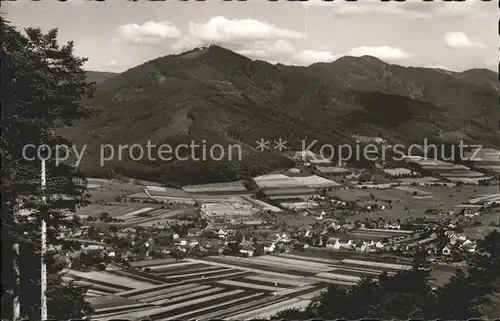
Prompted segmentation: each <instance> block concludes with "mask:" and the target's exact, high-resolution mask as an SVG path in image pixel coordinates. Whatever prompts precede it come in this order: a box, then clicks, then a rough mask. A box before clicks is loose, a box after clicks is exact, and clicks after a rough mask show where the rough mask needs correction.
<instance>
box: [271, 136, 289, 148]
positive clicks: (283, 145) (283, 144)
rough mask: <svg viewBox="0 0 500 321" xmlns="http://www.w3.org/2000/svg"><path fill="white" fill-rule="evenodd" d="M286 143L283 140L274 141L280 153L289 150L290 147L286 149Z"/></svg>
mask: <svg viewBox="0 0 500 321" xmlns="http://www.w3.org/2000/svg"><path fill="white" fill-rule="evenodd" d="M286 143H287V141H286V140H283V139H281V137H280V139H278V141H274V144H275V145H274V149H277V150H279V151H280V152H281V151H283V150H284V149H288V147H286Z"/></svg>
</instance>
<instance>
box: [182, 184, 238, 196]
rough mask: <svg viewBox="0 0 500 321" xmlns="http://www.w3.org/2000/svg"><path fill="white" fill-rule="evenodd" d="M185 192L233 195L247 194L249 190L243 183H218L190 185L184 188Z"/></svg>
mask: <svg viewBox="0 0 500 321" xmlns="http://www.w3.org/2000/svg"><path fill="white" fill-rule="evenodd" d="M182 189H183V190H184V191H185V192H189V193H232V192H245V191H246V190H247V189H246V187H245V186H244V185H243V183H242V182H241V181H235V182H227V183H216V184H203V185H189V186H184V187H183V188H182Z"/></svg>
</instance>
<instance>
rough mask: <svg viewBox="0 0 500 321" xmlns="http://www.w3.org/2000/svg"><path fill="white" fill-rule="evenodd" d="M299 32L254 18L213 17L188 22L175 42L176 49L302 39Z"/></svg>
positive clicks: (302, 36)
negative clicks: (185, 28) (186, 29)
mask: <svg viewBox="0 0 500 321" xmlns="http://www.w3.org/2000/svg"><path fill="white" fill-rule="evenodd" d="M305 37H306V36H305V35H304V34H302V33H300V32H297V31H293V30H288V29H282V28H278V27H276V26H274V25H272V24H270V23H266V22H262V21H259V20H255V19H227V18H225V17H222V16H217V17H213V18H211V19H210V20H208V21H207V22H205V23H190V24H189V27H188V31H187V34H186V35H185V36H184V37H183V38H182V39H180V40H179V42H178V43H176V44H175V46H174V48H176V49H186V48H189V47H193V46H203V45H208V44H244V43H247V42H254V41H266V40H267V41H270V40H277V39H304V38H305Z"/></svg>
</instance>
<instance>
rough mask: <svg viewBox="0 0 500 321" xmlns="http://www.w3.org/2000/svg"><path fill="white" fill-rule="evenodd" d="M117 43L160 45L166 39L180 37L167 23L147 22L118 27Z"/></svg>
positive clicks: (170, 24)
mask: <svg viewBox="0 0 500 321" xmlns="http://www.w3.org/2000/svg"><path fill="white" fill-rule="evenodd" d="M118 32H119V35H120V37H119V38H118V42H122V43H132V44H136V45H139V44H141V45H161V44H163V43H164V42H165V40H166V39H175V38H179V37H180V36H181V31H180V30H179V29H178V28H177V27H176V26H175V25H174V24H172V23H170V22H169V21H162V22H155V21H147V22H145V23H143V24H140V25H139V24H135V23H131V24H125V25H121V26H119V27H118Z"/></svg>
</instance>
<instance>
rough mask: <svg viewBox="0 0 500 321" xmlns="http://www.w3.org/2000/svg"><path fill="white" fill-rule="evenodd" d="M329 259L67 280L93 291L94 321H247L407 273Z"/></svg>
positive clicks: (267, 260) (184, 266)
mask: <svg viewBox="0 0 500 321" xmlns="http://www.w3.org/2000/svg"><path fill="white" fill-rule="evenodd" d="M335 255H336V257H333V258H317V257H308V256H305V255H303V254H302V255H299V254H282V255H278V256H269V255H264V256H260V257H255V258H238V257H229V256H226V257H208V258H204V259H185V260H181V261H173V260H169V259H166V260H165V259H163V260H149V261H140V262H134V263H133V265H134V266H136V267H140V268H150V269H151V270H150V271H149V272H147V273H146V272H139V271H133V270H127V271H123V270H116V269H115V270H112V271H103V272H73V273H74V274H77V276H80V277H81V278H83V277H85V278H84V280H83V281H84V282H87V284H92V286H93V287H92V288H91V290H89V292H88V293H87V300H88V301H89V302H90V303H91V305H92V307H93V308H94V309H95V314H94V315H93V318H100V319H121V318H126V319H133V318H145V317H149V318H151V319H153V320H172V319H202V320H207V319H227V320H248V319H253V318H257V317H268V316H270V315H273V314H275V313H276V312H277V311H280V310H283V309H287V308H292V307H298V306H304V305H306V304H308V303H309V302H310V300H312V299H314V298H316V297H317V296H319V295H320V294H321V293H322V292H323V291H324V290H325V289H326V288H327V287H328V286H329V285H331V284H336V285H338V286H349V285H352V284H354V283H355V282H356V281H357V280H359V278H360V277H361V276H362V275H365V274H371V275H377V274H379V273H381V272H383V271H387V272H389V273H394V272H398V271H402V270H405V269H408V268H409V267H408V265H405V264H402V263H400V262H387V261H385V262H384V261H380V260H378V261H369V260H364V259H362V258H358V257H356V256H353V257H346V256H345V255H344V256H342V255H339V254H335ZM92 273H93V274H92ZM82 275H83V277H82ZM148 279H149V280H151V281H147V280H148ZM161 280H163V282H159V281H161ZM92 282H94V283H92ZM97 295H100V296H99V297H97Z"/></svg>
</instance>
